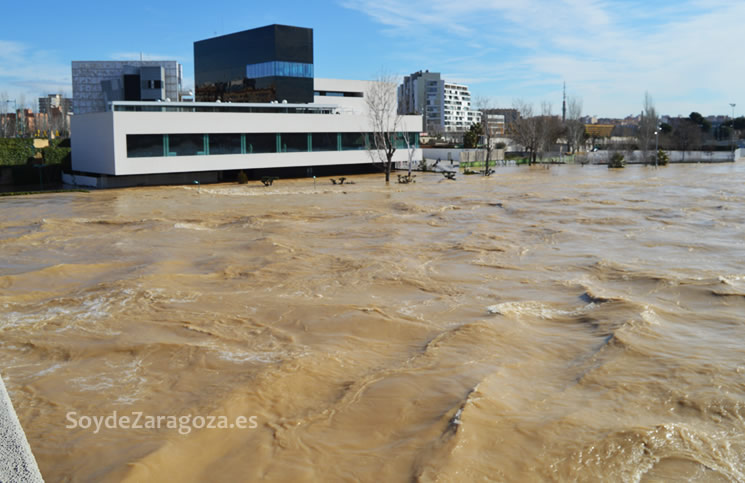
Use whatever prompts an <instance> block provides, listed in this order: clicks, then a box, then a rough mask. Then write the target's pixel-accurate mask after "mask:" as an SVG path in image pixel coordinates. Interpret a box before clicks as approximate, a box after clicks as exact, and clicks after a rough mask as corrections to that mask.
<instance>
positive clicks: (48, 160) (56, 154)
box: [41, 146, 70, 165]
mask: <svg viewBox="0 0 745 483" xmlns="http://www.w3.org/2000/svg"><path fill="white" fill-rule="evenodd" d="M41 156H42V158H43V159H44V164H62V165H69V164H70V148H57V147H52V146H49V147H47V148H43V149H42V150H41Z"/></svg>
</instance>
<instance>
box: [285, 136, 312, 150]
mask: <svg viewBox="0 0 745 483" xmlns="http://www.w3.org/2000/svg"><path fill="white" fill-rule="evenodd" d="M281 146H282V152H283V153H297V152H302V151H305V152H307V151H308V135H307V134H305V133H287V134H282V135H281Z"/></svg>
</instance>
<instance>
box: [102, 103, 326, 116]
mask: <svg viewBox="0 0 745 483" xmlns="http://www.w3.org/2000/svg"><path fill="white" fill-rule="evenodd" d="M108 110H110V111H135V112H264V113H267V112H269V113H271V112H276V113H292V114H333V113H334V112H337V111H338V110H339V106H337V105H335V104H290V103H273V102H188V101H112V102H109V104H108Z"/></svg>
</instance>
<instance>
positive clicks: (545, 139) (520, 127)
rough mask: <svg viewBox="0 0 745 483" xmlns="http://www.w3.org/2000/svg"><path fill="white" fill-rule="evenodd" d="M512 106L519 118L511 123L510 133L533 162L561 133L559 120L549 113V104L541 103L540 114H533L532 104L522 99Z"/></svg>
mask: <svg viewBox="0 0 745 483" xmlns="http://www.w3.org/2000/svg"><path fill="white" fill-rule="evenodd" d="M513 105H514V108H515V109H517V111H518V112H519V113H520V117H519V119H517V120H516V121H514V122H513V123H512V124H511V131H510V135H511V136H512V138H513V139H514V140H515V142H517V144H520V145H522V146H523V147H524V148H525V151H526V152H527V153H528V156H529V158H530V160H529V161H530V163H531V164H532V163H535V162H536V161H537V159H538V154H539V153H540V154H541V155H542V154H543V153H544V152H546V151H548V150H549V149H550V148H551V145H552V144H554V143H555V142H556V139H557V138H558V137H559V136H560V135H561V121H560V120H559V118H558V116H554V115H553V114H551V104H550V103H548V102H543V103H541V114H540V115H538V116H535V115H533V106H532V105H531V104H528V103H526V102H524V101H520V100H518V101H515V102H514V104H513Z"/></svg>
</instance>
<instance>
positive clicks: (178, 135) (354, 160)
mask: <svg viewBox="0 0 745 483" xmlns="http://www.w3.org/2000/svg"><path fill="white" fill-rule="evenodd" d="M371 84H372V83H371V82H368V81H349V80H334V79H314V91H315V92H314V94H315V95H314V102H313V103H309V104H285V103H276V102H274V103H229V102H224V103H220V102H145V101H113V102H110V103H108V105H107V106H106V110H105V111H104V112H89V113H86V114H79V115H78V114H76V115H75V116H74V117H73V120H72V130H73V132H74V133H75V135H74V136H73V137H72V140H71V142H72V169H73V171H72V173H68V174H65V175H64V181H65V182H66V183H69V184H76V185H85V186H93V187H101V188H104V187H119V186H133V185H140V184H169V183H185V182H193V181H199V182H201V183H204V182H216V181H220V180H221V179H225V178H224V177H223V176H224V175H226V173H228V174H229V173H231V172H232V173H235V172H236V171H237V170H243V171H245V172H246V173H248V174H249V175H250V174H254V175H255V174H257V173H262V171H258V170H277V169H281V168H305V169H306V170H307V172H306V174H313V169H316V170H322V169H323V168H324V167H325V168H333V167H343V166H347V167H348V166H350V165H359V166H362V165H368V166H369V165H371V163H372V162H373V160H372V158H371V156H370V153H369V152H368V149H367V148H368V146H369V133H370V132H371V131H372V129H371V123H370V119H369V116H368V108H367V104H366V100H365V95H366V92H368V91H369V89H370V86H371ZM391 89H395V86H391ZM391 115H394V116H395V115H396V113H395V112H392V113H391ZM400 126H401V129H400V130H401V132H402V136H403V135H408V136H409V137H410V139H412V140H413V141H414V143H413V145H414V146H415V149H414V153H413V159H414V160H416V161H419V160H421V159H422V153H421V149H419V146H418V140H419V132H421V130H422V118H421V116H402V119H401V123H400ZM407 160H408V151H407V149H406V143H405V141H404V139H403V138H401V144H400V146H399V149H398V150H397V151H396V153H395V156H394V162H403V161H407ZM254 170H257V171H255V172H254ZM251 172H253V173H251Z"/></svg>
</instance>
